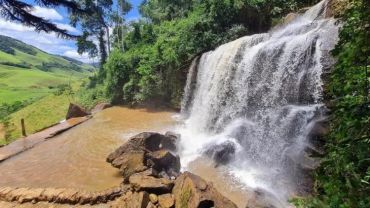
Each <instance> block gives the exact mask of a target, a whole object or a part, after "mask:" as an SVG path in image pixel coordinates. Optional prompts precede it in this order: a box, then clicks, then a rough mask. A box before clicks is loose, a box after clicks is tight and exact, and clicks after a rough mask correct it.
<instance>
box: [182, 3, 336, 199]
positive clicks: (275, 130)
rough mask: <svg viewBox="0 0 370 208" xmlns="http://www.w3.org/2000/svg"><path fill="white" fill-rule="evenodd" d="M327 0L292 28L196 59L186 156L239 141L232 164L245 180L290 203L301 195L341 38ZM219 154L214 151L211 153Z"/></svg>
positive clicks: (186, 109) (189, 87)
mask: <svg viewBox="0 0 370 208" xmlns="http://www.w3.org/2000/svg"><path fill="white" fill-rule="evenodd" d="M326 4H327V1H322V2H321V3H319V4H317V5H316V6H314V7H312V8H311V9H310V10H308V11H307V12H306V13H305V14H302V15H301V16H299V17H297V18H296V19H295V20H293V21H292V22H290V23H289V24H287V25H284V26H280V27H279V28H275V29H274V30H272V31H271V32H269V33H265V34H257V35H252V36H247V37H242V38H240V39H238V40H235V41H233V42H230V43H227V44H224V45H221V46H220V47H218V48H217V49H215V50H214V51H210V52H207V53H204V54H203V55H202V56H201V57H200V58H199V59H196V60H194V62H193V64H192V66H191V68H190V70H189V75H188V80H187V84H186V87H185V93H184V98H183V103H182V108H183V109H182V113H183V116H184V118H185V122H184V125H183V126H182V127H180V128H179V129H178V131H179V133H181V135H182V140H181V146H182V150H181V153H180V154H181V158H182V164H183V165H184V166H185V167H186V165H187V164H188V163H189V162H191V161H193V160H195V159H196V158H198V157H199V156H201V155H204V154H205V153H206V152H209V149H210V148H211V149H212V148H216V147H218V145H224V144H232V147H233V148H234V151H233V154H234V155H233V157H232V159H230V161H228V163H227V164H226V165H225V166H226V167H227V170H228V173H229V174H230V175H231V176H233V177H234V178H236V179H237V180H238V181H239V182H240V183H242V184H244V185H245V186H248V187H252V188H262V189H264V190H268V191H270V192H271V193H273V194H275V195H276V197H278V198H279V199H282V200H286V199H287V198H288V197H289V196H290V195H292V194H294V193H296V192H297V189H298V187H299V186H300V185H301V184H300V183H302V178H301V177H303V176H302V175H304V172H305V171H304V168H305V167H310V166H312V165H313V161H312V160H311V158H309V157H307V153H306V152H305V149H306V148H307V147H308V146H309V145H310V140H309V137H308V134H309V132H310V130H311V128H312V126H313V125H314V123H315V122H316V121H318V120H321V119H323V118H325V114H326V112H325V111H326V108H325V106H324V104H323V98H322V94H323V81H322V79H321V75H322V74H323V73H324V72H325V71H326V70H328V69H329V67H330V66H331V65H332V63H333V60H332V58H331V56H330V50H332V49H333V47H334V46H335V44H336V41H337V39H338V26H337V25H336V21H335V20H334V19H324V18H323V16H324V14H323V13H324V12H325V6H326ZM211 151H212V150H211Z"/></svg>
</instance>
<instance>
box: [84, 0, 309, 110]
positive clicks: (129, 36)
mask: <svg viewBox="0 0 370 208" xmlns="http://www.w3.org/2000/svg"><path fill="white" fill-rule="evenodd" d="M298 2H299V3H298ZM310 3H313V2H312V1H293V0H291V1H283V0H281V1H267V0H262V1H255V0H220V1H216V0H205V1H197V0H186V1H173V0H171V1H169V0H147V1H144V2H143V3H142V5H141V14H142V15H143V16H144V17H145V19H142V20H140V21H138V22H133V23H132V24H131V25H130V27H129V28H130V29H129V30H127V31H125V34H126V35H125V38H124V39H123V40H120V39H119V38H118V39H117V38H115V39H114V41H115V42H114V43H113V46H114V47H115V48H114V51H113V52H112V53H111V54H110V56H109V58H108V60H107V63H106V64H105V66H104V69H102V70H101V71H100V73H99V76H98V77H96V78H95V79H93V81H94V82H92V84H91V85H90V86H92V87H94V86H95V85H96V84H100V85H102V86H103V87H104V88H105V94H106V96H107V97H108V98H109V100H111V101H112V102H113V103H126V104H138V103H145V102H153V101H154V102H159V103H161V104H165V105H171V106H175V107H178V106H179V103H180V99H181V94H182V91H183V86H184V82H185V79H186V73H187V69H188V66H189V65H190V63H191V61H192V59H193V58H194V57H196V56H197V55H199V54H201V53H202V52H205V51H208V50H212V49H214V48H215V47H217V46H219V45H220V44H223V43H225V42H228V41H231V40H234V39H237V38H239V37H241V36H244V35H248V34H254V33H259V32H265V31H267V30H268V29H269V28H270V27H271V24H272V20H273V18H278V17H281V16H282V15H283V14H285V13H287V12H289V11H292V10H295V9H298V7H300V6H303V5H307V4H310ZM121 29H122V28H121V27H119V28H118V29H117V28H115V30H114V34H113V36H119V37H120V36H121V35H122V30H121ZM122 42H123V47H121V45H122V44H121V43H122ZM99 88H101V87H99Z"/></svg>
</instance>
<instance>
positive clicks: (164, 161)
mask: <svg viewBox="0 0 370 208" xmlns="http://www.w3.org/2000/svg"><path fill="white" fill-rule="evenodd" d="M175 149H176V139H175V137H174V136H173V135H170V136H166V135H162V134H158V133H152V132H144V133H141V134H138V135H136V136H133V137H131V138H130V140H129V141H128V142H127V143H125V144H124V145H122V146H121V147H119V148H118V149H117V150H116V151H114V152H113V153H111V154H110V155H109V156H108V158H107V162H109V163H111V164H112V165H113V166H114V167H116V168H119V169H120V172H121V174H122V176H123V177H124V178H125V180H126V181H127V180H128V179H129V177H130V176H131V175H133V174H135V173H139V172H142V171H145V170H147V169H149V168H153V169H154V170H155V172H157V173H160V172H164V173H165V174H166V175H168V176H169V177H171V176H177V175H178V173H179V172H180V158H179V157H178V156H175V155H174V154H173V153H172V152H171V151H173V150H175Z"/></svg>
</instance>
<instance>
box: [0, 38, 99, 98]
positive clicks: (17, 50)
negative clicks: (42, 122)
mask: <svg viewBox="0 0 370 208" xmlns="http://www.w3.org/2000/svg"><path fill="white" fill-rule="evenodd" d="M93 71H94V67H92V66H90V65H87V64H83V63H82V62H79V61H77V60H73V59H71V58H66V57H62V56H56V55H51V54H48V53H46V52H44V51H41V50H39V49H37V48H35V47H33V46H30V45H27V44H25V43H23V42H20V41H18V40H15V39H12V38H9V37H6V36H1V35H0V104H1V103H8V104H10V103H13V102H15V101H24V100H27V99H30V98H41V97H43V96H46V95H48V94H49V93H51V92H53V91H55V89H56V87H57V86H58V85H61V84H68V83H72V82H76V81H79V80H81V79H83V78H86V77H87V76H88V75H89V74H90V73H92V72H93Z"/></svg>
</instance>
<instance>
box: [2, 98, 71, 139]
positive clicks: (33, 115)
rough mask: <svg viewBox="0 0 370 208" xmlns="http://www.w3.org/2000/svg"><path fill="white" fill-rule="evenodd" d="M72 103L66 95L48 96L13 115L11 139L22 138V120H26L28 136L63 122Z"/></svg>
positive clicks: (9, 128)
mask: <svg viewBox="0 0 370 208" xmlns="http://www.w3.org/2000/svg"><path fill="white" fill-rule="evenodd" d="M71 101H72V97H70V96H68V95H66V94H63V95H60V96H55V95H48V96H45V97H44V98H42V99H40V100H38V101H37V102H34V103H33V104H31V105H28V106H26V107H25V108H23V109H21V110H19V111H17V112H15V113H13V114H12V115H11V117H10V120H9V126H8V131H9V134H10V139H11V140H12V139H16V138H20V137H21V126H20V121H21V119H22V118H24V120H25V126H26V131H27V133H28V134H31V133H34V132H36V131H38V130H40V129H43V128H45V127H47V126H50V125H52V124H55V123H58V122H59V121H62V120H63V119H64V118H65V116H66V113H67V110H68V106H69V103H70V102H71ZM3 139H4V138H3ZM0 143H1V142H0Z"/></svg>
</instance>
